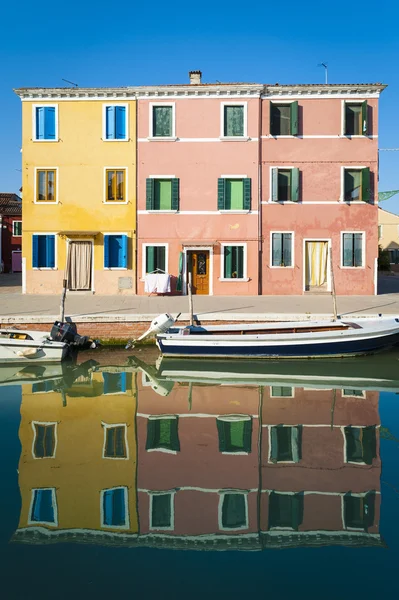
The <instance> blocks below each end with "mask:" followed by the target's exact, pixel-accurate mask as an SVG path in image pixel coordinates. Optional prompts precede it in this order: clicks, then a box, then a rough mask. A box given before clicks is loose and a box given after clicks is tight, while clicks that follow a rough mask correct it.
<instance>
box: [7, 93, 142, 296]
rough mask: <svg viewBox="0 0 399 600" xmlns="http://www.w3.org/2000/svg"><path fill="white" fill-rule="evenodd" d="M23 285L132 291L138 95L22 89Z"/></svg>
mask: <svg viewBox="0 0 399 600" xmlns="http://www.w3.org/2000/svg"><path fill="white" fill-rule="evenodd" d="M16 93H17V94H18V95H19V96H20V98H21V100H22V166H23V169H22V171H23V172H22V185H23V214H24V229H23V239H22V249H23V265H22V268H23V273H25V277H24V278H23V281H24V288H25V289H24V291H26V292H27V293H32V294H40V293H43V294H48V293H50V294H51V293H59V292H60V289H61V288H62V282H63V279H64V270H65V268H66V261H67V249H68V248H69V249H70V253H69V254H70V259H69V269H68V271H69V273H68V286H69V289H72V290H90V291H93V292H94V291H95V292H96V293H99V294H116V293H122V294H123V293H126V294H132V293H135V272H134V264H135V252H136V249H135V248H136V246H135V243H136V240H135V233H136V100H135V99H134V95H132V94H130V93H128V92H127V91H126V92H121V90H120V89H117V90H114V89H109V88H107V89H102V90H95V89H90V90H87V89H83V88H79V89H78V88H76V89H74V88H71V89H65V88H64V89H46V90H43V89H38V88H34V89H26V88H23V89H20V90H16Z"/></svg>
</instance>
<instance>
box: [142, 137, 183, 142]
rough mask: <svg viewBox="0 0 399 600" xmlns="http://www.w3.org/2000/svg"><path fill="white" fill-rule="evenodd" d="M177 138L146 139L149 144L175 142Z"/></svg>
mask: <svg viewBox="0 0 399 600" xmlns="http://www.w3.org/2000/svg"><path fill="white" fill-rule="evenodd" d="M177 139H178V138H177V137H176V136H170V137H148V138H147V140H148V141H149V142H177Z"/></svg>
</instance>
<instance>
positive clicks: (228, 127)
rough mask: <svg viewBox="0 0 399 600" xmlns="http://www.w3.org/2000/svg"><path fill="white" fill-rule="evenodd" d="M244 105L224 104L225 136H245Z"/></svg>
mask: <svg viewBox="0 0 399 600" xmlns="http://www.w3.org/2000/svg"><path fill="white" fill-rule="evenodd" d="M244 119H245V116H244V105H243V104H232V105H231V106H227V105H223V136H224V137H244V135H245V123H244Z"/></svg>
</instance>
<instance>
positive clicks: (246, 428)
mask: <svg viewBox="0 0 399 600" xmlns="http://www.w3.org/2000/svg"><path fill="white" fill-rule="evenodd" d="M216 426H217V430H218V436H219V451H220V452H231V453H234V452H245V453H247V454H249V453H250V452H251V439H252V419H251V417H241V416H234V415H232V416H224V417H219V418H217V419H216Z"/></svg>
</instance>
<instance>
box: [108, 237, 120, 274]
mask: <svg viewBox="0 0 399 600" xmlns="http://www.w3.org/2000/svg"><path fill="white" fill-rule="evenodd" d="M119 241H120V236H119V235H110V236H109V266H110V267H119V250H120V244H119Z"/></svg>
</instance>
